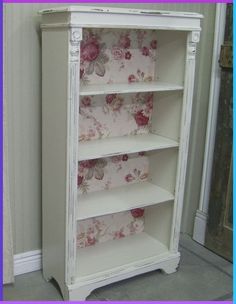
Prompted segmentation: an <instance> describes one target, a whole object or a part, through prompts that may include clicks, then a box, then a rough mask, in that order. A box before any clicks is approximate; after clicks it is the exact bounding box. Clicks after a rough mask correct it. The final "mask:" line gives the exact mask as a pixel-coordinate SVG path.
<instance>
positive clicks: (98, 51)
mask: <svg viewBox="0 0 236 304" xmlns="http://www.w3.org/2000/svg"><path fill="white" fill-rule="evenodd" d="M40 13H41V14H42V24H41V28H42V88H43V93H42V99H43V101H42V103H43V105H42V121H43V122H42V126H43V130H42V141H43V148H42V157H43V167H42V174H43V180H42V187H43V194H42V200H43V273H44V277H45V278H46V279H47V280H50V279H51V278H54V279H55V280H56V281H57V282H58V284H59V286H60V288H61V291H62V294H63V297H64V299H69V300H83V299H85V298H86V297H87V296H88V295H89V294H90V292H91V291H92V290H94V289H96V288H98V287H101V286H104V285H107V284H110V283H112V282H116V281H119V280H122V279H126V278H129V277H132V276H135V275H138V274H142V273H145V272H148V271H152V270H156V269H161V270H163V271H164V272H165V273H167V274H170V273H172V272H175V271H176V269H177V267H178V264H179V259H180V254H179V252H178V242H179V233H180V224H181V213H182V208H183V196H184V185H185V175H186V164H187V157H188V142H189V129H190V121H191V108H192V95H193V86H194V68H195V53H196V43H197V42H198V41H199V37H200V30H201V28H200V19H201V18H202V16H201V15H199V14H194V13H180V12H178V13H177V12H167V11H149V10H134V9H118V8H100V7H99V8H95V7H83V6H78V7H77V6H70V7H65V8H56V9H48V10H43V11H41V12H40Z"/></svg>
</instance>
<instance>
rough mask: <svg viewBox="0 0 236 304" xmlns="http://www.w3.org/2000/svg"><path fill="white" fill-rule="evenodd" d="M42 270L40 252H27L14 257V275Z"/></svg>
mask: <svg viewBox="0 0 236 304" xmlns="http://www.w3.org/2000/svg"><path fill="white" fill-rule="evenodd" d="M41 268H42V252H41V250H33V251H27V252H23V253H19V254H15V255H14V275H15V276H17V275H20V274H24V273H28V272H33V271H36V270H40V269H41Z"/></svg>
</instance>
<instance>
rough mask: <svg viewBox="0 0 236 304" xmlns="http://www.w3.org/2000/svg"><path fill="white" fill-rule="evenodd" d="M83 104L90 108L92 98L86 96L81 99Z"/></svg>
mask: <svg viewBox="0 0 236 304" xmlns="http://www.w3.org/2000/svg"><path fill="white" fill-rule="evenodd" d="M81 103H82V105H83V106H84V107H89V106H91V98H90V97H88V96H85V97H83V98H82V99H81Z"/></svg>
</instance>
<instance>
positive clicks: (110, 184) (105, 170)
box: [78, 152, 149, 194]
mask: <svg viewBox="0 0 236 304" xmlns="http://www.w3.org/2000/svg"><path fill="white" fill-rule="evenodd" d="M148 171H149V161H148V157H147V156H145V154H144V152H140V153H134V154H129V155H127V154H124V155H119V156H113V157H108V158H99V159H92V160H85V161H81V162H79V172H78V191H79V193H80V194H87V193H89V192H94V191H99V190H109V189H112V188H115V187H119V186H124V185H127V184H132V183H138V182H142V181H146V180H147V178H148Z"/></svg>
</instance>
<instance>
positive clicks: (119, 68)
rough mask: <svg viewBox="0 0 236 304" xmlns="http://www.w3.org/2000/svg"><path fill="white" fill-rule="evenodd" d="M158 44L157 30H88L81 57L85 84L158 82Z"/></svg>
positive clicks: (82, 78) (84, 33)
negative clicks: (156, 70)
mask: <svg viewBox="0 0 236 304" xmlns="http://www.w3.org/2000/svg"><path fill="white" fill-rule="evenodd" d="M157 45H158V43H157V38H156V33H155V31H154V30H140V29H125V30H118V29H85V30H84V31H83V41H82V43H81V55H80V61H81V70H80V78H81V82H82V84H95V83H96V84H108V83H126V82H127V83H130V82H137V81H152V80H154V79H155V64H153V63H155V61H156V60H157Z"/></svg>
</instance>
